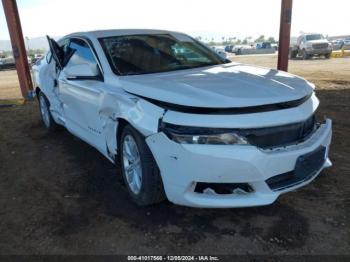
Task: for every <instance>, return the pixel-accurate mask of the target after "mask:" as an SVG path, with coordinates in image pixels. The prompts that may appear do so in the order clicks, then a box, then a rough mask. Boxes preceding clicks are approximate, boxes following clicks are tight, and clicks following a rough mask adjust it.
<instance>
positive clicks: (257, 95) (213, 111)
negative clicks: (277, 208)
mask: <svg viewBox="0 0 350 262" xmlns="http://www.w3.org/2000/svg"><path fill="white" fill-rule="evenodd" d="M48 40H49V44H50V50H51V51H50V52H49V53H48V54H47V55H46V59H43V60H42V61H41V63H40V64H38V65H36V66H34V69H33V71H34V78H35V84H36V93H37V96H38V98H39V105H40V113H41V117H42V121H43V124H44V126H45V127H46V128H47V129H48V130H49V131H54V130H55V129H56V128H57V126H58V125H62V126H64V127H66V128H67V129H68V130H69V132H71V133H72V134H74V135H76V136H77V137H79V138H81V139H82V140H84V141H86V142H87V143H89V144H90V145H92V146H93V147H95V148H96V149H97V150H99V151H100V152H101V153H102V154H103V155H104V156H105V157H106V158H108V159H109V160H110V161H111V162H113V163H115V164H118V165H121V170H122V175H123V178H124V181H125V185H126V188H127V190H128V192H129V193H130V196H131V198H132V199H133V200H134V201H135V202H136V203H137V204H139V205H150V204H153V203H156V202H159V201H161V200H163V199H165V198H167V199H168V200H169V201H171V202H173V203H176V204H179V205H186V206H193V207H243V206H244V207H246V206H258V205H267V204H271V203H272V202H274V201H275V200H276V199H277V198H278V196H279V195H281V194H282V193H285V192H288V191H291V190H294V189H296V188H299V187H301V186H304V185H306V184H308V183H309V182H311V181H312V180H313V179H314V178H315V177H317V175H318V174H319V173H320V172H321V170H322V169H323V168H325V167H328V166H330V165H331V162H330V160H329V158H328V151H329V145H330V142H331V133H332V131H331V120H329V119H325V120H322V121H317V120H316V117H315V111H316V109H317V107H318V105H319V101H318V99H317V98H316V96H315V92H314V85H313V84H311V83H309V82H308V81H306V80H304V79H302V78H300V77H297V76H295V75H291V74H288V73H285V72H281V71H277V70H273V69H268V68H262V67H253V66H248V65H244V64H239V63H233V62H231V61H229V60H227V59H224V58H222V57H220V56H219V55H218V54H217V53H215V52H214V51H212V50H210V48H208V47H206V46H205V45H203V44H201V43H200V42H198V41H196V40H195V39H193V38H192V37H190V36H187V35H185V34H182V33H177V32H170V31H159V30H110V31H94V32H83V33H74V34H71V35H68V36H65V37H63V38H62V39H60V40H59V41H58V42H55V41H54V40H52V39H50V38H49V37H48Z"/></svg>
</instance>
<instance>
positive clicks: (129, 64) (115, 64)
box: [99, 33, 226, 75]
mask: <svg viewBox="0 0 350 262" xmlns="http://www.w3.org/2000/svg"><path fill="white" fill-rule="evenodd" d="M99 40H100V43H101V45H102V48H103V49H104V52H105V54H106V56H107V58H108V61H109V63H110V65H111V67H112V69H113V71H114V72H115V73H116V74H118V75H138V74H149V73H158V72H167V71H174V70H181V69H189V68H196V67H203V66H211V65H218V64H223V63H225V62H226V61H225V59H224V58H221V57H220V56H219V55H218V54H216V53H215V52H214V51H212V50H210V49H209V48H207V47H206V46H204V45H203V44H201V43H199V42H198V41H196V40H194V39H193V38H191V37H189V36H187V35H184V34H179V33H171V34H148V35H125V36H114V37H106V38H100V39H99Z"/></svg>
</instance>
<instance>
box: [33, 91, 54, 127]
mask: <svg viewBox="0 0 350 262" xmlns="http://www.w3.org/2000/svg"><path fill="white" fill-rule="evenodd" d="M38 100H39V111H40V116H41V122H42V124H43V126H44V127H45V128H46V129H47V130H48V131H49V132H54V131H56V130H57V129H59V125H58V124H57V123H56V122H55V120H54V119H53V118H52V115H51V112H50V102H49V100H48V99H47V97H46V96H45V94H44V93H43V92H40V93H39V96H38Z"/></svg>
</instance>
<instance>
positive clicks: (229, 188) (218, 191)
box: [194, 182, 254, 195]
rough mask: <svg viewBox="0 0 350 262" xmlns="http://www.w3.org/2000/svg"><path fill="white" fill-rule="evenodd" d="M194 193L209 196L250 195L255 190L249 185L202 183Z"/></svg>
mask: <svg viewBox="0 0 350 262" xmlns="http://www.w3.org/2000/svg"><path fill="white" fill-rule="evenodd" d="M194 192H196V193H201V194H209V195H232V194H241V195H244V194H249V193H252V192H254V189H253V188H252V187H251V186H250V185H249V184H248V183H202V182H197V184H196V187H195V189H194Z"/></svg>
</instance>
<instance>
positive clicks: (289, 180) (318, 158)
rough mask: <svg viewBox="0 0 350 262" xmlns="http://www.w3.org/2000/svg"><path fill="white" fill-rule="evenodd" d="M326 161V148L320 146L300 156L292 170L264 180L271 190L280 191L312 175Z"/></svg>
mask: <svg viewBox="0 0 350 262" xmlns="http://www.w3.org/2000/svg"><path fill="white" fill-rule="evenodd" d="M325 161H326V148H325V147H323V146H321V147H319V148H317V149H316V150H315V151H313V152H311V153H308V154H306V155H302V156H300V157H299V158H298V159H297V161H296V164H295V168H294V170H293V171H289V172H287V173H283V174H280V175H277V176H273V177H271V178H269V179H267V180H266V181H265V182H266V183H267V185H268V186H269V187H270V189H271V190H273V191H280V190H283V189H286V188H289V187H292V186H295V185H297V184H300V183H302V182H305V181H307V180H309V179H311V178H312V177H314V176H315V175H316V174H317V172H318V171H319V170H320V169H321V168H322V166H323V165H324V162H325Z"/></svg>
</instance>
